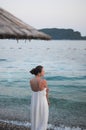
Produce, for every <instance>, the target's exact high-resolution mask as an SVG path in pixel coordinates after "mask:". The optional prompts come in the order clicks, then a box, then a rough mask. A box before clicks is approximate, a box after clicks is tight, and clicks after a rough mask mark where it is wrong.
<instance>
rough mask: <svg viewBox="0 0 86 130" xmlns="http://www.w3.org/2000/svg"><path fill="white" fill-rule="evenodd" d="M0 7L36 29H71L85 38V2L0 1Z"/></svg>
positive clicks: (45, 0)
mask: <svg viewBox="0 0 86 130" xmlns="http://www.w3.org/2000/svg"><path fill="white" fill-rule="evenodd" d="M0 7H2V8H4V9H6V10H7V11H9V12H11V13H12V14H13V15H15V16H17V17H18V18H20V19H21V20H23V21H24V22H26V23H28V24H29V25H31V26H33V27H35V28H37V29H41V28H65V29H67V28H72V29H74V30H75V31H80V32H81V34H82V36H86V0H0Z"/></svg>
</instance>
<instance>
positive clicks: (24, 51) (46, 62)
mask: <svg viewBox="0 0 86 130" xmlns="http://www.w3.org/2000/svg"><path fill="white" fill-rule="evenodd" d="M39 64H40V65H43V66H44V68H45V71H46V74H45V77H44V78H45V79H46V80H47V82H48V86H49V89H50V93H49V99H50V107H49V110H50V114H49V123H51V124H60V123H63V124H65V125H77V126H78V125H82V126H85V121H86V41H36V40H34V41H33V40H32V41H31V42H29V41H27V42H26V43H25V42H24V41H19V43H17V41H15V40H14V41H13V40H0V118H1V119H10V120H11V119H12V120H22V121H25V120H26V121H27V120H28V121H30V116H29V114H30V99H31V89H30V84H29V80H30V78H32V77H33V76H32V75H31V74H30V73H29V71H30V70H31V69H32V68H33V67H35V66H36V65H39Z"/></svg>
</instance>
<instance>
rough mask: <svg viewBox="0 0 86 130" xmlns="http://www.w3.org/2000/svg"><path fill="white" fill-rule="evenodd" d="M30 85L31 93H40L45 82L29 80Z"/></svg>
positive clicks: (37, 79)
mask: <svg viewBox="0 0 86 130" xmlns="http://www.w3.org/2000/svg"><path fill="white" fill-rule="evenodd" d="M30 85H31V89H32V91H35V92H37V91H41V90H43V89H44V88H45V87H47V86H46V81H45V80H44V79H40V78H36V77H35V78H33V79H31V80H30Z"/></svg>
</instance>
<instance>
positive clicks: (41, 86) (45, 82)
mask: <svg viewBox="0 0 86 130" xmlns="http://www.w3.org/2000/svg"><path fill="white" fill-rule="evenodd" d="M44 88H47V89H46V98H47V102H48V105H49V104H50V103H49V98H48V93H49V88H48V85H47V81H46V80H45V79H43V80H41V81H40V82H39V89H40V91H41V90H43V89H44Z"/></svg>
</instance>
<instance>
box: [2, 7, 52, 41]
mask: <svg viewBox="0 0 86 130" xmlns="http://www.w3.org/2000/svg"><path fill="white" fill-rule="evenodd" d="M0 39H17V40H18V39H43V40H50V39H51V37H50V36H49V35H47V34H45V33H42V32H40V31H37V30H36V29H35V28H33V27H32V26H30V25H28V24H26V23H24V22H23V21H21V20H20V19H18V18H16V17H15V16H13V15H12V14H11V13H9V12H8V11H6V10H4V9H2V8H0Z"/></svg>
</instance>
